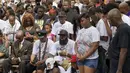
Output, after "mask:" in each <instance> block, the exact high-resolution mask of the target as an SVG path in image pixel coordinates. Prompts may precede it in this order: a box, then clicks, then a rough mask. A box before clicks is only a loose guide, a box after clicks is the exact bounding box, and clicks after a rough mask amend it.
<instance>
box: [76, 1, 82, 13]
mask: <svg viewBox="0 0 130 73" xmlns="http://www.w3.org/2000/svg"><path fill="white" fill-rule="evenodd" d="M75 2H76V3H75V4H74V6H77V7H78V8H79V11H80V14H81V10H82V7H83V4H82V3H81V2H80V0H75Z"/></svg>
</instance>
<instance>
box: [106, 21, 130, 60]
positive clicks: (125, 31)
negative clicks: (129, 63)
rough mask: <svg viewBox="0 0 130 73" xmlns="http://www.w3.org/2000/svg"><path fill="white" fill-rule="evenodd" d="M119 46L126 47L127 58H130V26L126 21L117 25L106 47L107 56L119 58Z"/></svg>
mask: <svg viewBox="0 0 130 73" xmlns="http://www.w3.org/2000/svg"><path fill="white" fill-rule="evenodd" d="M121 48H127V49H128V52H127V58H129V59H130V26H129V25H128V24H126V23H123V24H120V25H119V26H118V28H117V31H116V33H115V36H114V37H113V39H112V41H111V43H110V47H109V49H108V55H109V57H110V58H112V59H116V60H119V55H120V49H121Z"/></svg>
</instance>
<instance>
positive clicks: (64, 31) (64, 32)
mask: <svg viewBox="0 0 130 73" xmlns="http://www.w3.org/2000/svg"><path fill="white" fill-rule="evenodd" d="M58 35H64V36H68V32H67V31H66V30H64V29H62V30H61V31H60V33H59V34H58Z"/></svg>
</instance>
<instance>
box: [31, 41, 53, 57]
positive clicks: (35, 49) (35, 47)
mask: <svg viewBox="0 0 130 73" xmlns="http://www.w3.org/2000/svg"><path fill="white" fill-rule="evenodd" d="M40 43H41V42H40V40H37V41H35V42H34V45H33V51H32V54H34V55H37V56H38V57H39V48H40V47H41V54H40V55H41V56H40V57H41V58H40V59H42V56H43V51H45V50H44V47H45V44H46V43H45V42H44V43H41V45H40ZM53 44H54V42H53V41H52V40H50V39H48V42H47V48H46V52H45V53H49V51H50V49H51V47H52V45H53ZM39 46H40V47H39Z"/></svg>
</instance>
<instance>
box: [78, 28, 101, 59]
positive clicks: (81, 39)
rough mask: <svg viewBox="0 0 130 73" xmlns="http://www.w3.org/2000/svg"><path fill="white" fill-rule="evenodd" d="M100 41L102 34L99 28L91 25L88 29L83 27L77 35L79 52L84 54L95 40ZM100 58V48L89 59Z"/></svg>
mask: <svg viewBox="0 0 130 73" xmlns="http://www.w3.org/2000/svg"><path fill="white" fill-rule="evenodd" d="M99 41H100V34H99V32H98V30H97V29H96V28H95V27H93V26H91V27H89V28H87V29H85V28H82V29H81V30H80V31H79V33H78V36H77V39H76V42H77V47H78V53H79V54H81V55H84V54H86V53H87V51H88V50H89V49H91V44H92V43H93V42H99ZM96 58H98V49H97V50H96V51H95V52H94V53H93V54H92V55H91V56H90V57H88V58H87V59H96Z"/></svg>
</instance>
